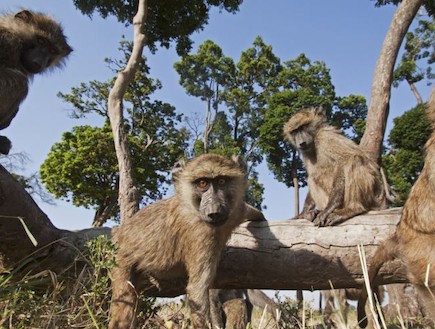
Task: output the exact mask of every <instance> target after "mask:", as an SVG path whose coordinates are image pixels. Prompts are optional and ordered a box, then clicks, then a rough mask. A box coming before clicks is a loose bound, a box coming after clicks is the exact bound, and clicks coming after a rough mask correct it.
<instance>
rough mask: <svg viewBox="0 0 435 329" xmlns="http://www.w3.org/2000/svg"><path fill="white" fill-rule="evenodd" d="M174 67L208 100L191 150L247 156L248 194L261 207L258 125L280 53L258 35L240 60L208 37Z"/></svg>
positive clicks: (182, 81)
mask: <svg viewBox="0 0 435 329" xmlns="http://www.w3.org/2000/svg"><path fill="white" fill-rule="evenodd" d="M174 66H175V69H176V70H177V72H178V73H179V74H180V84H181V85H182V86H183V87H184V88H185V89H186V91H187V93H188V94H190V95H193V96H196V97H199V98H200V99H201V100H203V101H205V103H206V116H205V129H204V134H203V139H202V142H201V141H199V140H197V141H196V142H195V143H194V144H195V146H194V152H193V153H194V154H196V155H198V154H201V153H203V152H216V153H220V154H241V155H243V156H244V157H245V158H246V159H247V161H248V168H249V175H250V176H249V179H250V180H251V184H250V188H249V191H248V199H249V201H250V203H251V204H253V205H255V206H257V207H258V208H260V206H261V203H262V200H263V198H262V194H263V187H262V185H261V184H260V183H259V182H258V173H257V172H256V171H255V167H256V166H257V165H258V163H259V162H261V160H262V156H261V149H260V148H259V146H258V138H259V135H258V133H259V131H258V129H259V127H260V125H261V124H262V120H263V115H264V111H265V104H266V99H267V95H270V94H271V92H272V91H274V90H276V88H275V87H274V84H275V81H276V77H277V75H278V73H279V71H280V68H281V66H280V60H279V58H277V57H276V56H275V55H274V54H273V52H272V47H271V46H269V45H266V44H265V43H264V42H263V40H262V39H261V38H260V37H257V38H256V39H255V40H254V43H253V46H252V47H251V48H249V49H247V50H245V51H243V52H242V54H241V57H240V59H239V61H238V62H237V63H234V61H233V59H231V58H229V57H226V56H224V54H223V51H222V50H221V48H220V47H219V46H218V45H216V44H215V43H213V42H212V41H210V40H207V41H205V42H204V43H203V44H202V45H200V46H199V48H198V52H197V53H196V54H191V55H187V56H184V57H183V58H182V60H181V61H180V62H177V63H175V65H174ZM211 109H213V111H214V112H213V114H214V115H213V116H212V115H211ZM196 135H197V136H198V137H199V134H198V133H196Z"/></svg>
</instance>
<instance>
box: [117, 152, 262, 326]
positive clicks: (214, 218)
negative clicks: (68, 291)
mask: <svg viewBox="0 0 435 329" xmlns="http://www.w3.org/2000/svg"><path fill="white" fill-rule="evenodd" d="M246 176H247V172H246V165H245V164H244V162H243V161H241V160H240V159H239V158H237V157H233V158H229V157H224V156H220V155H216V154H204V155H202V156H199V157H197V158H194V159H193V160H190V161H188V162H187V163H178V164H177V165H176V167H175V168H174V171H173V182H174V185H175V195H174V196H173V197H171V198H168V199H165V200H161V201H158V202H156V203H154V204H151V205H149V206H147V207H145V208H143V209H142V210H140V211H139V212H138V213H137V214H136V215H134V216H133V217H132V218H129V219H127V220H125V221H124V222H123V223H122V224H121V225H120V226H119V227H118V228H117V229H115V232H114V235H113V239H114V241H115V243H116V244H117V245H118V246H119V250H118V253H117V262H118V266H117V267H116V268H115V269H114V270H113V271H112V304H111V310H110V312H111V318H110V324H109V328H112V329H115V328H117V329H122V328H132V327H134V326H135V314H136V304H137V293H138V292H139V291H143V290H146V288H147V287H152V286H153V285H155V282H158V281H159V279H170V278H171V277H174V278H175V277H179V276H181V275H183V274H187V277H188V282H187V288H186V291H187V303H188V305H189V307H190V311H191V319H192V324H193V327H194V328H201V329H203V328H208V327H209V326H212V323H211V316H210V303H209V288H210V287H211V284H212V283H213V280H214V278H215V274H216V270H217V266H218V263H219V261H220V257H221V252H222V250H223V249H224V247H225V244H226V242H227V241H228V239H229V237H230V235H231V233H232V231H233V229H234V228H235V227H236V226H238V225H239V224H240V223H241V222H243V221H244V220H246V216H250V215H252V213H253V209H252V208H248V206H247V205H246V204H245V202H244V197H245V192H246V188H247V177H246ZM258 213H260V212H259V211H258ZM255 216H259V215H258V214H256V215H255Z"/></svg>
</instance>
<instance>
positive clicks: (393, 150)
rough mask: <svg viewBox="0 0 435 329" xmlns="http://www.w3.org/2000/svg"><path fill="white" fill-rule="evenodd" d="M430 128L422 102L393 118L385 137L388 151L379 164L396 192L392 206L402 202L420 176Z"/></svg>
mask: <svg viewBox="0 0 435 329" xmlns="http://www.w3.org/2000/svg"><path fill="white" fill-rule="evenodd" d="M431 131H432V129H431V126H430V123H429V120H428V119H427V117H426V111H425V105H423V104H422V105H418V106H417V107H415V108H413V109H411V110H409V111H406V112H405V113H404V114H403V115H401V116H400V117H397V118H395V119H394V126H393V128H392V129H391V131H390V135H389V139H388V143H389V150H388V152H387V153H386V154H385V155H383V157H382V164H383V166H384V168H385V170H386V173H387V177H388V179H389V181H390V184H391V187H392V188H393V190H394V192H395V193H396V195H397V198H396V200H395V205H398V206H401V205H403V204H404V202H405V200H406V199H407V198H408V194H409V191H410V190H411V187H412V186H413V185H414V183H415V181H416V180H417V178H418V176H419V175H420V172H421V169H422V168H423V164H424V145H425V143H426V141H427V140H428V138H429V136H430V134H431Z"/></svg>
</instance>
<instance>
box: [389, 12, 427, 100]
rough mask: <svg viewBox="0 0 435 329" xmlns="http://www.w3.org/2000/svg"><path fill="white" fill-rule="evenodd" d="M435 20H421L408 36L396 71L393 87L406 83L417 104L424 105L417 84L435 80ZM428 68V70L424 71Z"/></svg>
mask: <svg viewBox="0 0 435 329" xmlns="http://www.w3.org/2000/svg"><path fill="white" fill-rule="evenodd" d="M434 42H435V20H434V18H429V19H420V20H419V21H418V26H417V27H416V28H415V30H414V31H412V32H408V33H407V34H406V41H405V50H404V52H403V55H402V58H401V61H400V62H399V64H398V66H397V67H396V69H395V70H394V80H393V86H394V87H397V86H398V85H399V83H400V82H402V81H406V82H407V83H408V84H409V86H410V87H411V90H412V91H413V92H414V94H415V96H416V98H417V102H418V103H419V104H421V103H423V100H422V98H421V96H420V93H419V92H418V90H417V88H416V86H415V84H416V83H417V82H419V81H422V80H423V79H426V80H427V82H428V84H430V80H432V79H434V78H435V73H434V72H433V71H432V64H433V63H435V49H434ZM424 67H426V69H424Z"/></svg>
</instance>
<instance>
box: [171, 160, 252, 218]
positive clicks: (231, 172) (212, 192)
mask: <svg viewBox="0 0 435 329" xmlns="http://www.w3.org/2000/svg"><path fill="white" fill-rule="evenodd" d="M172 181H173V182H174V184H175V190H176V196H177V198H178V199H179V200H180V201H181V204H182V205H183V208H185V209H186V210H188V211H190V212H191V213H192V215H193V216H194V217H195V218H197V216H198V215H199V216H198V217H199V218H200V220H201V221H204V222H206V223H208V224H210V225H213V226H220V225H223V224H224V223H225V222H226V221H227V220H228V219H229V218H230V217H231V216H233V215H234V214H236V213H237V212H240V209H242V208H243V207H244V196H245V192H246V187H247V180H246V164H245V163H244V161H242V159H240V158H238V157H233V158H230V157H226V156H222V155H217V154H211V153H208V154H203V155H201V156H199V157H197V158H194V159H192V160H190V161H188V162H187V163H186V162H184V161H181V162H177V163H176V164H175V166H174V168H173V169H172Z"/></svg>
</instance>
